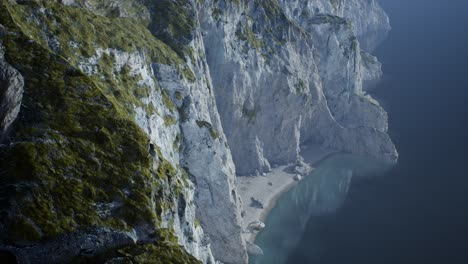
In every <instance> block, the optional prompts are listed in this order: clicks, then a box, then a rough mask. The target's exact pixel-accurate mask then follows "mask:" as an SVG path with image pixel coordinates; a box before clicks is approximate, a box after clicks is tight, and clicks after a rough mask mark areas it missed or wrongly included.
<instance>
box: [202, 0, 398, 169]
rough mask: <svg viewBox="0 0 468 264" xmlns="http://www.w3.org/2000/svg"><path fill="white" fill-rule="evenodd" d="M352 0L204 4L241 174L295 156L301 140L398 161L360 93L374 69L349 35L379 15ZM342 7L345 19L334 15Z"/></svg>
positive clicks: (382, 116) (381, 118)
mask: <svg viewBox="0 0 468 264" xmlns="http://www.w3.org/2000/svg"><path fill="white" fill-rule="evenodd" d="M348 2H354V1H348ZM357 2H358V3H356V5H350V4H344V2H343V1H279V2H276V1H241V2H240V3H236V2H233V1H213V2H211V1H205V6H204V9H203V12H204V13H203V14H202V15H201V18H202V24H201V26H202V29H203V31H204V40H205V47H206V49H207V57H208V64H209V65H210V70H211V76H212V80H213V84H214V87H215V96H216V102H217V104H218V109H219V110H220V115H221V120H222V122H223V126H224V128H225V131H226V136H227V138H228V141H229V143H230V145H231V148H232V154H233V157H234V161H235V164H236V169H237V172H238V173H239V174H241V175H242V174H249V173H256V172H257V173H259V172H260V173H261V172H264V171H268V170H269V169H270V165H271V163H288V162H295V161H297V160H300V157H299V154H298V153H299V149H300V144H301V142H304V141H308V140H310V141H313V142H315V143H319V144H322V145H323V146H325V147H332V148H336V149H339V150H344V151H349V152H353V153H359V154H365V155H369V156H373V157H377V158H385V159H390V160H395V159H396V157H397V154H396V151H395V148H394V146H393V144H392V142H391V140H390V139H389V138H388V136H387V134H386V131H387V115H386V113H385V111H384V110H383V109H382V108H381V107H380V106H378V104H377V103H376V101H375V100H373V99H372V98H371V97H370V96H369V95H366V94H365V93H364V92H363V81H368V80H371V79H374V78H379V77H380V74H381V71H380V64H379V63H378V62H377V61H376V59H375V58H374V57H372V56H371V55H369V54H367V53H365V52H362V51H361V49H360V45H359V42H358V40H357V38H356V34H357V33H359V34H361V33H362V32H361V31H365V30H367V29H368V28H370V27H377V25H374V24H378V22H375V21H374V20H370V21H366V22H365V20H364V17H365V16H366V15H372V16H375V17H376V19H375V20H376V21H380V20H382V21H387V22H388V18H387V17H386V16H384V17H383V18H380V17H378V15H379V14H384V13H383V11H381V9H380V7H378V5H377V4H376V3H375V2H374V1H357ZM361 2H362V3H361ZM366 3H367V4H369V5H370V6H366V8H364V9H359V8H358V6H359V5H365V4H366ZM346 10H348V11H346ZM349 10H355V12H354V13H353V16H352V19H346V18H343V17H339V16H336V15H335V14H340V13H341V14H348V15H349V16H351V13H350V12H351V11H349ZM376 10H377V11H376ZM322 12H328V13H322ZM352 21H356V23H358V24H359V27H357V28H356V29H353V26H352V25H353V24H352V23H353V22H352ZM366 23H368V24H366ZM381 27H383V28H386V25H385V22H384V25H381ZM361 54H363V56H364V58H365V61H364V62H363V60H362V55H361ZM305 58H306V59H305ZM292 113H294V114H292Z"/></svg>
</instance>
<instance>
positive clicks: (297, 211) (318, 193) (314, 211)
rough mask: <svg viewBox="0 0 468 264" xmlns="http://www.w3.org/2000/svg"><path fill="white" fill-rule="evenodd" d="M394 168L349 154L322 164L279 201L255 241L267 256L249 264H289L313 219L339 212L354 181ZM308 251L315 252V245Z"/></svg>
mask: <svg viewBox="0 0 468 264" xmlns="http://www.w3.org/2000/svg"><path fill="white" fill-rule="evenodd" d="M391 166H392V164H389V163H384V162H380V161H374V160H370V159H367V158H363V157H359V156H354V155H349V154H336V155H333V156H330V157H329V158H327V159H325V160H324V161H322V162H320V163H319V164H318V165H317V168H316V169H315V170H314V171H313V172H312V173H311V174H310V175H308V176H307V177H305V178H304V179H303V180H302V181H301V182H300V183H299V184H298V185H296V186H294V187H293V188H292V189H291V190H289V191H288V192H286V193H285V194H283V195H282V196H281V197H280V198H279V199H278V201H277V204H276V206H275V208H273V209H272V210H271V212H270V214H269V215H268V217H267V219H266V221H265V224H266V228H265V229H264V230H263V231H262V232H261V233H259V234H258V236H257V239H256V244H258V245H259V246H260V247H261V248H262V249H263V252H264V255H263V256H261V257H251V258H250V263H251V264H282V263H286V262H287V259H288V255H289V254H290V253H291V252H292V251H293V250H294V249H295V248H296V247H297V244H298V243H299V242H300V241H301V238H302V234H303V232H304V229H305V227H306V225H307V224H309V225H310V221H313V218H314V216H321V215H326V214H328V213H331V212H334V211H335V210H336V209H338V208H339V206H340V205H341V204H342V202H343V201H344V199H345V198H346V195H347V192H348V189H349V185H350V182H351V181H352V180H355V179H357V178H362V177H367V176H370V175H372V176H375V175H381V174H383V173H384V172H385V171H387V170H388V169H390V168H391ZM308 235H309V236H310V235H313V234H308ZM308 247H309V248H310V250H311V251H313V250H314V246H313V245H308ZM311 253H312V254H313V252H311Z"/></svg>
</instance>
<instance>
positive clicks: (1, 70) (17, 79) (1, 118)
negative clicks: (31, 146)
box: [0, 29, 24, 142]
mask: <svg viewBox="0 0 468 264" xmlns="http://www.w3.org/2000/svg"><path fill="white" fill-rule="evenodd" d="M0 30H1V31H2V32H0V34H7V32H6V29H0ZM4 53H5V51H4V47H3V46H1V45H0V99H1V101H0V129H1V130H0V142H2V141H3V139H4V138H5V137H6V136H7V132H8V130H9V129H10V127H11V124H12V123H13V121H15V119H16V117H17V116H18V113H19V110H20V107H21V100H22V99H23V85H24V83H23V77H22V76H21V74H20V73H19V72H18V71H17V70H16V69H14V68H13V67H11V65H9V64H8V62H6V61H5V54H4Z"/></svg>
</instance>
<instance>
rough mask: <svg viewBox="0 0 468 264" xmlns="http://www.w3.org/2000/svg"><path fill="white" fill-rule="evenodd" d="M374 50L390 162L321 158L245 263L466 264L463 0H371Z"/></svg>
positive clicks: (467, 34) (467, 112) (467, 54)
mask: <svg viewBox="0 0 468 264" xmlns="http://www.w3.org/2000/svg"><path fill="white" fill-rule="evenodd" d="M380 2H381V4H382V6H383V7H384V9H385V10H386V11H387V13H388V14H389V16H390V19H391V24H392V28H393V29H392V31H391V33H390V35H389V36H388V38H387V40H386V41H385V42H383V43H382V45H381V46H380V47H379V48H378V49H377V50H376V52H374V53H375V54H376V55H377V56H378V57H379V59H380V61H381V62H382V63H383V70H384V73H385V76H384V79H383V81H382V82H381V83H380V84H379V85H378V89H377V90H375V91H374V92H373V93H372V94H373V96H375V97H377V98H378V99H379V100H380V101H381V102H382V105H384V107H385V108H386V109H387V110H388V112H389V117H390V134H391V136H392V138H393V139H394V142H395V144H396V146H397V149H398V151H399V153H400V159H399V162H398V164H396V165H395V166H393V167H390V166H388V164H383V163H379V162H376V161H372V160H366V159H363V158H358V157H353V156H349V155H335V156H333V157H331V158H329V159H327V160H325V161H323V162H322V163H321V164H320V166H319V168H318V169H317V170H316V171H315V172H314V173H313V174H312V175H310V177H306V178H305V179H304V182H302V183H301V184H300V185H298V186H296V187H295V188H293V189H292V190H291V191H290V192H288V193H286V194H285V195H284V196H282V197H281V198H280V200H279V201H278V205H277V206H276V207H275V208H274V209H273V211H272V213H271V214H270V215H269V217H268V219H267V221H266V222H267V228H266V229H265V230H264V231H263V232H262V233H260V235H259V236H258V240H257V242H258V244H259V245H260V246H261V247H262V248H263V249H264V251H265V256H263V257H262V258H257V259H252V261H251V263H258V264H275V263H288V264H295V263H318V264H342V263H351V264H359V263H376V264H380V263H385V264H386V263H440V264H451V263H468V0H381V1H380Z"/></svg>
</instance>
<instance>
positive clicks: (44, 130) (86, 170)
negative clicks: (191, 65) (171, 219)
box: [0, 2, 181, 240]
mask: <svg viewBox="0 0 468 264" xmlns="http://www.w3.org/2000/svg"><path fill="white" fill-rule="evenodd" d="M6 5H7V4H6V3H5V2H2V4H0V24H2V25H3V26H5V27H6V28H7V29H8V30H9V31H10V32H12V34H8V35H4V36H2V39H1V42H2V45H3V46H4V47H5V54H6V60H7V61H8V62H9V63H10V64H12V65H13V67H15V68H16V69H18V70H19V71H20V73H21V74H22V76H23V77H24V79H25V87H24V94H25V96H24V97H23V102H22V109H21V112H20V115H19V117H18V119H17V122H16V124H15V127H14V130H13V131H14V133H12V134H11V138H10V140H11V144H9V145H1V146H0V160H1V161H2V173H1V174H0V184H1V185H2V186H6V185H10V184H15V185H16V184H21V185H22V186H25V188H19V189H17V190H16V191H15V192H13V193H12V194H11V195H12V196H11V197H9V199H14V200H15V203H16V205H15V207H14V208H13V207H12V208H10V209H9V210H10V212H11V213H12V214H13V215H17V216H18V217H19V219H20V220H19V222H18V218H11V219H1V221H2V223H4V224H6V225H7V226H12V224H13V226H12V230H13V232H14V234H15V237H18V238H19V239H27V240H36V239H38V238H39V237H40V235H38V234H41V235H43V236H45V237H50V236H55V235H59V234H62V233H66V232H71V231H74V230H77V229H80V228H84V227H88V226H107V227H111V228H114V229H118V230H126V229H128V228H130V227H134V226H136V225H139V224H141V223H146V224H152V225H154V226H155V227H157V226H158V224H159V219H158V218H159V215H160V213H161V212H162V210H163V208H164V207H167V204H168V203H170V202H171V201H172V200H174V199H175V198H176V197H177V195H178V194H176V193H175V192H173V191H172V189H175V190H178V188H179V189H180V188H181V187H180V184H179V183H178V182H176V181H175V180H171V179H172V178H174V176H176V175H177V173H178V172H177V170H176V169H174V168H173V167H172V166H171V165H170V163H169V162H167V161H165V160H164V159H163V158H162V157H161V156H159V163H157V164H153V159H152V157H151V156H150V153H149V152H150V151H149V149H150V148H149V146H150V144H149V139H148V137H147V135H146V134H145V133H144V132H143V131H142V130H141V129H140V128H139V127H138V126H137V125H136V124H135V122H134V121H133V118H132V117H131V116H129V113H128V111H127V110H126V107H127V106H126V105H125V103H126V102H125V101H118V100H116V98H115V97H114V96H112V92H113V91H115V89H116V87H113V86H111V85H110V83H107V82H103V81H101V80H98V79H96V78H93V77H89V76H86V75H84V74H83V73H82V72H80V71H79V70H77V69H76V68H74V67H73V65H72V64H71V63H70V62H68V61H66V60H64V59H63V57H60V56H58V55H55V54H53V53H51V52H50V50H48V49H47V48H44V47H43V46H42V45H41V44H40V43H37V42H33V41H31V39H30V38H29V37H27V36H25V35H24V34H23V33H22V32H23V27H21V28H20V27H18V26H17V25H16V24H15V23H14V22H13V20H12V19H11V17H10V13H9V12H10V11H9V10H10V9H7V6H6ZM8 7H9V8H11V6H8ZM15 8H17V7H15ZM16 14H17V13H16ZM103 60H104V62H103V63H111V60H110V57H109V58H105V57H104V58H103ZM121 74H122V75H128V74H129V72H128V69H122V73H121ZM158 155H160V152H159V153H158ZM167 190H169V191H167ZM153 201H154V202H155V203H156V204H154V202H153ZM109 203H114V204H115V205H116V208H114V209H113V210H112V211H111V212H110V213H102V212H101V211H100V209H99V205H106V204H109ZM21 219H27V221H26V220H24V221H23V220H21ZM16 222H17V223H16ZM15 223H16V226H15Z"/></svg>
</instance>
